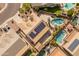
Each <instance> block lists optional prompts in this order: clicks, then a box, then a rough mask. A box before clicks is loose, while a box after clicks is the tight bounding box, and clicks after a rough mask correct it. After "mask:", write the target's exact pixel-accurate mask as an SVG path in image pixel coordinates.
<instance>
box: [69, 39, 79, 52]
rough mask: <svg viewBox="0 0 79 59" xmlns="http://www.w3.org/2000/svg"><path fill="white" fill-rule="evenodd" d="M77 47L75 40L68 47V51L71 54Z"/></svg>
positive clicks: (78, 41) (78, 42)
mask: <svg viewBox="0 0 79 59" xmlns="http://www.w3.org/2000/svg"><path fill="white" fill-rule="evenodd" d="M78 45H79V40H78V39H76V40H74V41H73V43H72V44H71V45H70V46H69V47H68V49H69V50H70V51H71V52H73V51H74V49H75V48H76V47H77V46H78Z"/></svg>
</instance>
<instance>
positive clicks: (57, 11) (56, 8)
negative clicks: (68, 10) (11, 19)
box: [39, 6, 62, 15]
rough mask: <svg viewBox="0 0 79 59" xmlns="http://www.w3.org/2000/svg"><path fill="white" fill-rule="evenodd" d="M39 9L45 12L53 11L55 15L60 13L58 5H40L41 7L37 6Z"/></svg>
mask: <svg viewBox="0 0 79 59" xmlns="http://www.w3.org/2000/svg"><path fill="white" fill-rule="evenodd" d="M39 10H44V11H46V12H49V13H54V14H56V15H60V14H61V13H62V10H61V9H60V7H59V6H56V7H41V8H39Z"/></svg>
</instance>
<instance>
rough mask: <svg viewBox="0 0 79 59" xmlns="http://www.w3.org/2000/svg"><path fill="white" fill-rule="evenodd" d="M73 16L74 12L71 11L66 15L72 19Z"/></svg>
mask: <svg viewBox="0 0 79 59" xmlns="http://www.w3.org/2000/svg"><path fill="white" fill-rule="evenodd" d="M73 14H74V10H73V9H71V10H69V11H68V12H67V15H68V16H70V17H72V15H73Z"/></svg>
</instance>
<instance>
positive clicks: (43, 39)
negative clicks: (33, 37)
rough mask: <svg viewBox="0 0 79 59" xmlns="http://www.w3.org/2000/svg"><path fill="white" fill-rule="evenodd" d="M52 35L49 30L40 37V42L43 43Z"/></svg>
mask: <svg viewBox="0 0 79 59" xmlns="http://www.w3.org/2000/svg"><path fill="white" fill-rule="evenodd" d="M50 35H51V33H50V31H47V32H46V33H45V34H44V35H43V36H42V37H41V38H40V39H39V42H40V43H43V42H44V41H45V40H46V39H47V38H48V37H49V36H50Z"/></svg>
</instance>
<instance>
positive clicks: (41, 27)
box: [29, 22, 45, 39]
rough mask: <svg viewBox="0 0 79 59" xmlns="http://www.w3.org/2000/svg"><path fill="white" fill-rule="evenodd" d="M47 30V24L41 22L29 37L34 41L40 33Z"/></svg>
mask: <svg viewBox="0 0 79 59" xmlns="http://www.w3.org/2000/svg"><path fill="white" fill-rule="evenodd" d="M44 28H45V24H44V23H43V22H41V23H40V24H39V25H38V26H37V27H36V28H35V29H34V31H32V32H31V33H30V34H29V36H30V37H31V38H32V39H34V38H35V37H36V35H37V34H38V33H40V32H41V31H42V30H43V29H44Z"/></svg>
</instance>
